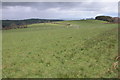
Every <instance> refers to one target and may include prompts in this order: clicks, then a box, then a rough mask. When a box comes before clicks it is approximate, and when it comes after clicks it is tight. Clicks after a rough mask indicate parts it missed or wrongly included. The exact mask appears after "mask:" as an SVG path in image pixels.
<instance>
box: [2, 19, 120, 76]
mask: <svg viewBox="0 0 120 80" xmlns="http://www.w3.org/2000/svg"><path fill="white" fill-rule="evenodd" d="M56 23H59V24H53V23H37V24H31V25H28V28H22V29H10V30H3V32H2V43H3V44H2V62H3V64H2V68H3V69H2V70H3V71H2V72H3V73H2V77H3V78H115V77H117V76H118V73H117V70H116V69H115V68H114V67H113V66H114V65H113V64H114V63H115V62H116V60H115V57H116V56H117V55H118V38H117V36H118V31H117V30H118V29H117V28H118V26H117V24H106V22H104V21H98V20H81V21H80V20H76V21H61V22H56ZM65 23H69V24H70V25H66V24H65Z"/></svg>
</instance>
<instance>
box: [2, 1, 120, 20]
mask: <svg viewBox="0 0 120 80" xmlns="http://www.w3.org/2000/svg"><path fill="white" fill-rule="evenodd" d="M98 15H107V16H113V17H115V16H118V2H94V1H92V2H3V3H2V19H28V18H40V19H82V18H94V17H95V16H98Z"/></svg>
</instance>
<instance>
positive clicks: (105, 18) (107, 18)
mask: <svg viewBox="0 0 120 80" xmlns="http://www.w3.org/2000/svg"><path fill="white" fill-rule="evenodd" d="M95 19H96V20H103V21H107V22H111V23H119V22H120V18H119V17H111V16H96V17H95Z"/></svg>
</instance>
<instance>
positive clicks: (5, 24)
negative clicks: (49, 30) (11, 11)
mask: <svg viewBox="0 0 120 80" xmlns="http://www.w3.org/2000/svg"><path fill="white" fill-rule="evenodd" d="M55 21H63V20H53V19H26V20H2V29H5V30H6V29H16V28H27V25H28V24H34V23H48V22H55Z"/></svg>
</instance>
